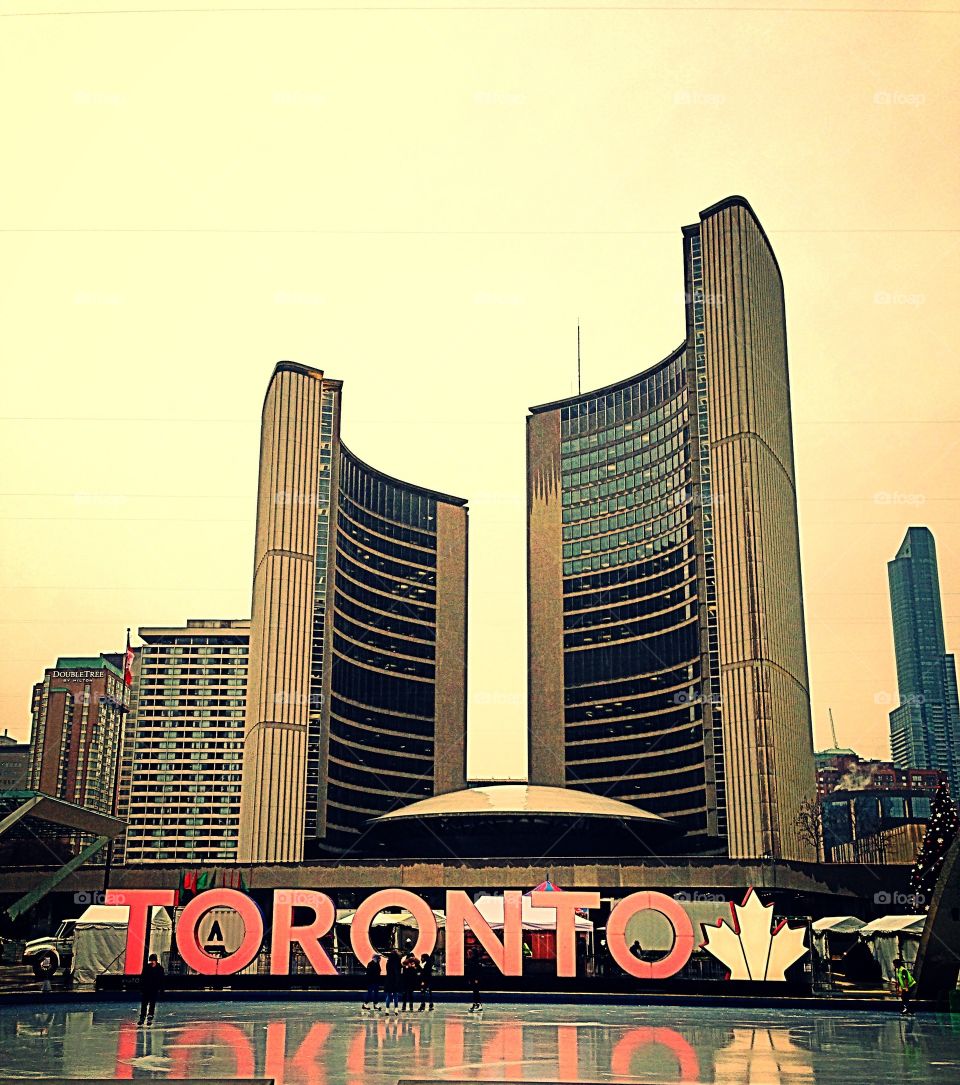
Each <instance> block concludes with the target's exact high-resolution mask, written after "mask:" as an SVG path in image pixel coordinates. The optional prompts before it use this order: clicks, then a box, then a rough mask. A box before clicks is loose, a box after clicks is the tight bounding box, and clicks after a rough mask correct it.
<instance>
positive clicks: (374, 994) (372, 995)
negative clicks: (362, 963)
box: [360, 953, 380, 1010]
mask: <svg viewBox="0 0 960 1085" xmlns="http://www.w3.org/2000/svg"><path fill="white" fill-rule="evenodd" d="M365 972H366V976H367V995H366V998H364V1000H363V1004H362V1005H361V1007H360V1009H361V1010H369V1009H370V1008H371V1003H372V1005H373V1009H375V1010H379V1009H380V1006H379V998H380V954H379V953H374V955H373V956H372V957H371V958H370V963H369V964H368V965H367V967H366V969H365Z"/></svg>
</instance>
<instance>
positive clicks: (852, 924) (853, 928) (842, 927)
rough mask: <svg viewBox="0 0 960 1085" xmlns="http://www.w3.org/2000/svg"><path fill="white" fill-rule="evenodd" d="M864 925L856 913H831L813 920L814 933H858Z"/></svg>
mask: <svg viewBox="0 0 960 1085" xmlns="http://www.w3.org/2000/svg"><path fill="white" fill-rule="evenodd" d="M863 926H864V922H863V920H862V919H857V917H856V916H855V915H830V916H827V917H826V918H824V919H815V920H814V921H813V933H814V934H856V932H857V931H858V930H861V929H862V928H863Z"/></svg>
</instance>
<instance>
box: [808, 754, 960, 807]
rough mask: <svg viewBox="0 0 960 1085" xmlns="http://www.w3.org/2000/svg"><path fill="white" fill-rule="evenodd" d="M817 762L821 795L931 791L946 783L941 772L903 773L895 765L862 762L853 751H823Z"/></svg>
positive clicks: (933, 770) (881, 762) (891, 763)
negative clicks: (841, 792) (837, 792)
mask: <svg viewBox="0 0 960 1085" xmlns="http://www.w3.org/2000/svg"><path fill="white" fill-rule="evenodd" d="M816 759H817V795H818V797H822V796H823V795H829V794H830V793H831V792H832V791H893V790H907V791H929V792H930V793H931V795H932V794H933V792H934V791H936V790H937V788H938V787H939V786H940V784H941V782H943V781H945V780H946V773H944V772H943V771H941V770H940V769H916V768H906V769H900V768H897V766H896V765H894V763H893V762H892V761H874V760H871V759H869V758H862V757H860V756H859V754H857V753H855V752H854V751H853V750H848V749H831V750H821V751H819V752H818V753H817V755H816Z"/></svg>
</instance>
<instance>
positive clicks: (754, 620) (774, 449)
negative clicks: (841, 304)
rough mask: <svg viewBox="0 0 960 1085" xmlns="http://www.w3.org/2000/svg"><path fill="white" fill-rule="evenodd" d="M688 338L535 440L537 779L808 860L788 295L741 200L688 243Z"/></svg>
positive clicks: (554, 419) (706, 834)
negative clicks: (803, 827)
mask: <svg viewBox="0 0 960 1085" xmlns="http://www.w3.org/2000/svg"><path fill="white" fill-rule="evenodd" d="M683 263H684V282H685V290H686V313H685V316H686V332H685V335H684V339H683V341H682V342H681V343H680V345H679V346H678V347H677V348H676V349H675V350H673V351H672V352H671V353H670V354H668V355H667V356H666V357H665V358H663V360H662V361H659V362H657V363H656V364H655V365H652V366H650V367H649V368H647V369H645V370H643V371H642V372H640V373H637V374H635V375H632V376H627V377H625V378H624V379H623V380H621V381H618V382H616V383H615V384H611V385H609V386H608V387H605V388H601V389H598V390H596V391H591V392H586V393H583V394H581V395H577V396H572V397H570V398H568V399H563V400H558V401H556V402H553V403H547V404H544V405H542V406H538V407H533V408H531V411H530V415H529V417H528V419H527V482H528V492H527V501H528V566H529V580H528V600H529V727H530V731H529V766H530V768H529V773H530V782H531V784H535V785H555V786H561V787H573V788H580V789H585V790H587V791H592V792H595V793H597V794H600V795H604V796H607V797H609V798H613V799H619V800H622V801H624V802H627V803H631V804H634V805H636V806H639V807H642V808H643V809H644V810H646V811H649V812H650V813H652V814H656V815H659V816H660V817H662V818H666V819H668V820H669V821H670V822H672V823H674V824H675V825H676V826H677V827H678V828H680V829H682V830H683V831H684V834H685V836H684V840H683V843H682V844H681V845H679V846H678V847H677V849H676V851H674V854H676V853H677V852H679V851H683V852H686V853H690V852H696V851H710V852H714V853H719V854H726V855H729V856H730V857H732V858H749V857H757V858H760V857H772V858H785V859H803V858H808V857H811V858H812V856H808V854H807V849H806V847H805V846H804V845H803V844H801V842H800V841H798V839H797V834H796V826H795V819H796V815H797V812H798V809H799V806H800V803H801V802H802V801H803V800H804V799H809V798H811V797H812V796H813V795H814V794H815V791H816V776H815V769H814V760H813V743H812V731H811V720H810V703H809V695H808V682H807V657H806V643H805V635H804V617H803V594H802V588H801V577H800V551H799V540H798V531H797V501H796V490H795V481H794V460H793V439H792V431H791V414H790V385H789V374H788V368H787V344H786V327H785V317H784V298H783V284H782V280H781V276H780V270H779V267H778V265H777V260H776V257H775V256H774V253H773V250H772V248H771V246H770V242H769V240H768V238H767V236H766V234H765V233H764V230H763V227H762V226H761V225H760V223H759V221H758V220H757V217H756V215H755V214H754V212H753V210H752V209H751V207H750V205H749V204H748V203H747V201H746V200H744V199H742V198H741V197H731V198H730V199H727V200H724V201H722V202H720V203H718V204H715V205H714V206H712V207H709V208H707V210H705V211H703V212H701V215H700V221H699V222H698V223H696V224H695V225H692V226H687V227H685V228H684V230H683Z"/></svg>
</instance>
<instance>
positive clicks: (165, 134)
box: [0, 0, 960, 776]
mask: <svg viewBox="0 0 960 1085" xmlns="http://www.w3.org/2000/svg"><path fill="white" fill-rule="evenodd" d="M90 6H91V7H94V6H95V7H96V8H98V9H103V8H109V7H110V6H111V4H110V2H109V0H104V2H98V3H96V4H91V5H90ZM115 6H119V5H115ZM132 6H134V5H131V4H124V5H123V7H124V8H125V9H126V10H127V11H128V12H129V9H130V7H132ZM150 6H151V7H153V8H154V9H155V11H154V13H152V14H131V13H126V14H113V15H106V14H98V15H73V16H65V15H50V16H42V15H11V14H10V12H11V11H13V12H40V11H44V10H50V9H52V8H59V9H61V10H63V11H75V10H77V5H75V4H73V3H72V2H71V0H62V2H59V0H58V2H57V3H51V4H49V5H43V4H39V3H33V2H30V0H9V3H8V4H7V5H5V10H4V11H3V12H0V100H2V101H3V103H4V108H3V109H2V110H0V227H2V232H3V246H2V255H0V351H2V358H3V360H4V383H3V391H4V396H3V407H2V410H0V415H2V418H0V462H2V464H3V469H4V470H3V485H2V488H0V491H2V496H0V523H2V528H3V546H2V550H0V553H2V568H0V593H2V594H0V598H2V611H3V612H2V615H0V621H2V625H0V630H2V635H3V651H2V654H0V730H2V729H3V728H4V727H7V728H9V729H10V731H11V732H12V733H13V734H16V735H18V736H25V735H26V733H27V729H28V719H29V715H28V710H29V697H30V688H31V685H32V683H33V682H34V681H36V680H37V679H38V678H39V677H40V676H41V674H42V671H43V668H44V667H45V666H49V665H51V664H52V663H53V661H54V660H55V658H56V656H57V655H67V654H88V653H94V652H97V651H100V650H119V649H120V647H121V646H122V643H123V636H124V629H125V627H126V626H127V625H131V626H133V627H134V628H136V627H137V626H138V625H159V624H165V623H179V622H182V621H183V620H184V619H186V618H188V617H242V616H246V615H248V614H249V594H250V584H249V581H250V569H251V560H252V549H253V519H254V496H255V488H256V465H257V441H258V419H259V411H260V405H261V402H262V399H263V393H264V390H265V387H266V382H267V380H268V378H269V375H270V372H271V370H272V367H273V365H274V363H275V362H276V361H277V360H278V359H281V358H291V359H296V360H298V361H301V362H304V363H307V364H309V365H315V366H319V367H321V368H324V369H325V370H326V371H327V372H328V373H329V374H330V375H331V376H334V377H338V378H342V379H343V380H344V382H345V392H344V396H345V399H344V424H343V436H344V439H345V441H346V442H347V443H348V444H349V445H350V447H351V448H352V449H353V450H354V451H355V452H356V453H357V454H358V455H360V456H361V457H362V458H363V459H365V460H367V461H369V462H370V463H373V464H375V465H376V466H378V467H380V468H382V469H383V470H386V471H388V472H390V473H392V474H395V475H398V476H400V477H402V478H407V479H410V480H412V481H416V482H419V483H422V484H424V485H428V486H432V487H435V488H437V489H441V490H444V491H447V492H450V493H455V494H461V495H463V496H465V497H467V498H469V500H470V508H471V538H470V563H471V564H470V645H469V650H470V659H469V666H470V690H469V703H470V725H471V761H470V767H471V771H472V772H473V773H474V774H475V775H481V776H486V775H500V776H503V775H510V774H513V775H518V774H522V773H523V771H524V745H525V726H526V719H525V704H526V695H525V680H526V661H525V636H526V631H525V569H524V562H525V549H524V545H525V544H524V539H525V521H524V421H523V420H524V416H525V412H526V409H527V407H528V406H530V405H531V404H534V403H540V402H544V401H546V400H550V399H554V398H557V397H559V396H563V395H566V394H569V393H570V392H571V391H574V390H575V380H576V368H575V361H576V324H577V320H578V319H579V320H580V322H581V324H582V328H583V331H582V337H583V380H584V388H587V387H596V386H599V385H602V384H604V383H607V382H609V381H612V380H615V379H618V378H620V377H623V376H625V375H628V374H630V373H633V372H636V371H639V370H640V369H642V368H644V367H645V366H647V365H648V364H651V363H653V362H655V361H657V360H658V359H660V358H661V357H663V355H665V354H666V353H667V352H668V351H670V350H671V349H672V348H673V347H675V346H676V345H677V344H678V343H679V342H680V341H681V339H682V338H683V306H682V288H683V283H682V274H681V258H680V227H681V226H682V225H683V224H685V223H688V222H693V221H696V218H697V213H698V212H699V210H700V209H701V208H703V207H706V206H708V205H709V204H711V203H713V202H715V201H716V200H718V199H720V198H722V197H723V196H726V195H729V194H731V193H735V192H737V193H741V194H743V195H745V196H746V197H747V198H748V199H749V200H750V201H751V203H752V204H753V206H754V208H755V210H756V211H757V213H758V215H759V216H760V218H761V221H762V222H763V223H764V226H765V227H766V229H767V231H768V233H769V235H770V237H771V240H772V242H773V245H774V248H775V250H776V252H777V256H778V258H779V261H780V265H781V267H782V270H783V275H784V280H785V286H786V299H787V314H788V336H789V348H790V362H791V372H792V391H793V405H794V419H795V440H796V452H797V472H798V485H799V494H800V516H801V524H800V527H801V542H802V548H803V571H804V582H805V588H806V611H807V636H808V648H809V654H810V666H811V683H812V698H813V709H814V719H815V733H816V740H817V743H818V745H825V744H828V743H829V728H828V724H827V707H828V706H831V705H832V706H833V709H834V715H835V717H836V720H837V725H838V730H839V736H840V740H841V742H842V743H844V744H850V745H853V746H854V747H855V748H857V749H859V750H861V751H862V752H863V753H866V754H873V755H878V756H880V755H882V756H886V755H887V753H888V739H887V734H888V729H887V718H886V714H887V711H888V709H889V707H890V706H891V704H892V703H895V690H896V684H895V676H894V669H893V651H892V636H891V631H890V617H889V604H888V599H887V584H886V562H887V561H888V560H889V559H890V558H891V557H892V556H893V554H894V553H895V551H896V549H897V546H898V545H899V542H900V538H901V536H902V534H903V531H904V529H905V528H906V527H907V526H908V525H909V524H911V523H922V524H927V525H929V526H930V528H931V529H932V530H933V532H934V534H935V536H936V539H937V545H938V548H939V552H940V574H941V585H942V589H943V592H944V612H945V614H946V616H947V642H948V646H949V647H951V648H954V649H955V648H958V647H960V500H958V489H957V483H956V471H955V464H956V461H957V456H958V450H960V403H958V398H960V394H958V382H957V379H956V375H955V374H956V365H957V347H956V331H955V322H956V318H955V313H956V293H957V287H958V242H960V233H958V228H960V191H958V172H957V169H956V152H955V147H956V138H957V133H958V116H960V104H958V96H957V91H956V80H955V72H956V64H957V58H958V49H957V46H958V29H957V28H958V22H960V17H958V16H957V15H956V14H955V13H953V14H933V13H930V10H929V9H932V8H936V7H939V6H944V7H945V6H946V5H941V4H938V3H937V2H936V0H932V2H930V3H927V2H926V0H925V2H924V3H923V5H922V6H923V9H924V10H923V11H921V10H920V7H919V5H912V4H909V3H904V0H899V2H898V3H895V4H888V5H883V4H877V5H874V6H873V7H872V8H871V10H870V11H868V12H863V13H851V12H848V11H837V10H829V8H830V7H831V5H830V4H829V3H825V4H823V5H820V6H819V7H818V8H817V9H813V8H810V9H808V10H804V9H803V7H802V5H797V4H796V3H794V4H793V7H794V8H800V10H793V11H786V10H780V11H778V10H776V9H777V7H778V6H780V5H777V4H772V5H770V4H766V5H763V7H762V8H760V9H758V10H748V9H747V8H745V7H743V6H735V7H730V8H728V9H726V10H714V9H715V8H716V5H713V4H702V5H697V4H685V5H677V6H674V7H671V6H669V5H666V6H664V5H660V7H653V8H650V9H647V10H643V9H642V8H640V9H638V10H625V8H624V7H613V6H611V7H609V8H602V7H601V6H599V5H596V6H592V5H584V4H581V5H579V6H578V7H575V8H574V7H571V8H565V6H564V5H562V4H561V5H556V4H554V5H550V6H549V7H548V8H543V9H540V10H533V9H532V7H528V8H526V9H525V10H503V5H502V4H498V5H496V7H497V10H484V7H485V5H482V4H479V5H473V6H471V7H470V8H469V9H465V10H453V9H452V7H451V6H449V5H438V6H437V8H436V9H433V10H432V9H430V8H429V7H418V8H410V9H403V8H401V7H400V6H399V5H389V4H387V5H381V7H391V8H396V10H362V9H359V8H358V9H353V10H350V9H347V10H326V11H325V10H322V9H320V8H314V9H312V10H309V11H298V12H293V11H286V12H279V11H272V12H271V11H239V10H232V11H230V12H224V11H222V10H218V9H220V8H222V7H224V6H226V5H218V4H216V3H207V4H205V5H203V11H197V12H185V13H183V12H182V13H173V12H172V11H171V9H172V8H173V7H180V8H184V7H189V6H190V5H189V0H188V2H187V3H184V2H183V0H178V2H177V3H175V4H170V5H166V6H164V5H162V4H157V3H156V2H154V3H152V4H151V5H150ZM846 6H849V5H846ZM237 7H242V4H241V5H237ZM261 7H263V5H261ZM747 7H749V5H748V6H747ZM895 8H899V9H901V10H900V11H894V10H893V9H895ZM825 9H827V10H825Z"/></svg>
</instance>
